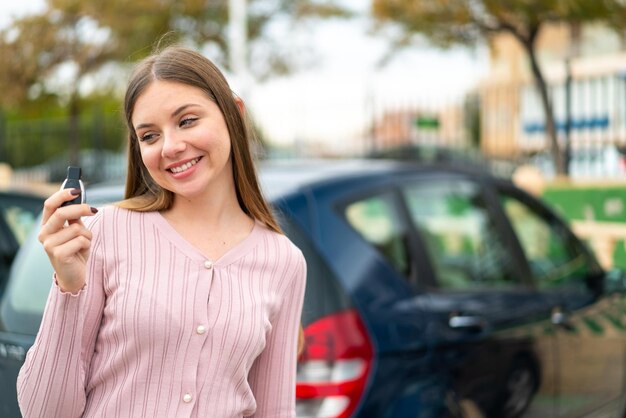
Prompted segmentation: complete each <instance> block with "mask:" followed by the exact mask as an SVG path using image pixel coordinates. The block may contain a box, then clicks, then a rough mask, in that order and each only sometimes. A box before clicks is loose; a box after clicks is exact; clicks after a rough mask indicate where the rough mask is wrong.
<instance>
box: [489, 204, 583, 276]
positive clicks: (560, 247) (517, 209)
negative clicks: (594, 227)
mask: <svg viewBox="0 0 626 418" xmlns="http://www.w3.org/2000/svg"><path fill="white" fill-rule="evenodd" d="M501 200H502V204H503V207H504V210H505V212H506V214H507V216H508V218H509V220H510V221H511V224H512V226H513V229H514V230H515V234H516V235H517V238H518V240H519V242H520V245H521V246H522V249H523V251H524V254H525V255H526V259H527V260H528V264H529V267H530V269H531V272H532V274H533V277H534V278H535V280H536V281H537V284H538V285H539V287H540V288H550V287H553V286H557V285H559V284H562V283H566V282H568V281H572V280H575V281H579V283H580V284H581V285H583V284H584V282H583V278H584V277H585V276H586V270H587V264H588V263H587V258H586V256H585V254H583V253H582V251H580V249H579V246H578V244H577V243H576V242H575V241H574V239H573V236H572V235H571V234H570V233H569V232H568V231H567V229H566V227H565V225H563V224H562V223H560V222H555V221H551V220H549V219H546V218H545V217H544V216H542V215H541V212H540V211H539V210H538V209H537V208H533V207H531V206H529V205H528V204H527V203H525V202H522V201H521V200H519V199H517V198H516V197H514V196H511V195H508V194H503V195H502V196H501Z"/></svg>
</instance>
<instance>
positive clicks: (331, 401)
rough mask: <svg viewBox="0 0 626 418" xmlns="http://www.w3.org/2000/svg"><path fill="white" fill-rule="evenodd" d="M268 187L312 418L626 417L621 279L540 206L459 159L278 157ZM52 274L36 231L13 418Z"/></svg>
mask: <svg viewBox="0 0 626 418" xmlns="http://www.w3.org/2000/svg"><path fill="white" fill-rule="evenodd" d="M261 179H262V184H263V189H264V191H265V193H266V195H267V196H268V197H269V199H270V200H271V202H272V204H273V207H274V208H275V211H276V214H277V216H278V218H279V219H280V223H281V225H282V227H283V229H284V231H285V233H286V234H287V235H288V236H289V237H290V238H291V240H292V241H293V242H294V243H295V244H296V245H298V246H299V247H300V249H301V250H302V251H303V252H304V254H305V257H306V259H307V263H308V280H307V289H306V296H305V306H304V311H303V318H302V323H303V326H304V333H305V338H306V345H305V350H304V352H303V353H302V355H301V357H300V359H299V364H298V383H297V388H296V394H297V397H298V402H297V415H298V417H301V418H304V417H320V418H321V417H323V418H348V417H353V418H355V417H358V418H370V417H371V418H374V417H375V418H426V417H443V418H445V417H468V418H469V417H492V418H518V417H532V418H556V417H599V416H602V417H616V418H617V417H619V418H623V417H624V416H625V415H624V411H625V403H624V402H625V397H624V396H625V395H624V394H625V393H626V390H625V389H626V387H625V385H626V378H625V376H626V318H625V317H624V316H625V315H626V305H625V304H624V293H623V292H624V290H625V286H624V277H623V276H622V274H621V272H619V271H608V272H607V271H604V270H603V269H602V268H601V266H600V265H599V264H598V262H597V261H596V258H595V257H594V255H593V254H592V253H591V252H590V251H589V250H588V249H587V247H586V245H585V244H584V243H583V242H582V241H580V240H579V239H578V238H577V237H576V236H575V235H574V234H573V233H572V231H571V230H570V228H569V227H568V226H567V224H566V223H565V222H563V221H562V220H561V219H559V217H558V216H557V215H556V214H555V213H554V212H553V211H551V210H550V209H549V208H548V207H547V206H546V205H544V204H543V203H542V202H541V201H540V200H538V199H536V198H534V197H532V196H531V195H529V194H528V193H526V192H524V191H523V190H520V189H519V188H517V187H515V186H514V185H513V184H512V183H511V182H510V181H508V180H504V179H499V178H495V177H493V176H491V175H489V174H487V173H486V172H484V171H481V170H478V169H476V168H466V169H465V168H458V167H453V166H449V165H446V164H445V163H435V164H417V163H407V162H404V163H401V162H393V161H384V160H380V161H378V160H377V161H372V160H363V161H336V162H327V161H308V162H306V161H295V162H282V163H281V162H268V163H264V164H263V166H262V168H261ZM122 193H123V190H122V187H121V186H112V187H108V188H107V187H100V188H96V187H93V188H90V189H89V192H88V197H89V199H90V203H91V204H92V205H99V204H103V203H105V202H111V201H115V200H119V199H121V197H122ZM51 275H52V271H51V267H50V265H49V263H48V260H47V257H46V255H45V253H44V251H43V249H42V248H41V245H40V244H39V243H38V242H37V239H36V234H35V233H33V234H32V235H31V236H30V237H29V239H28V240H27V241H26V243H25V244H24V245H23V246H22V248H21V250H20V252H19V254H18V256H17V258H16V260H15V261H14V263H13V267H12V270H11V274H10V276H9V283H8V287H7V290H6V292H4V294H2V295H1V300H0V416H2V417H7V418H11V417H18V416H19V411H18V409H17V404H16V399H15V398H16V393H15V380H16V376H17V373H18V370H19V368H20V367H21V365H22V363H23V361H24V356H25V353H26V351H27V350H28V348H29V347H30V345H31V344H32V343H33V340H34V337H35V334H36V332H37V330H38V327H39V323H40V320H41V314H42V310H43V307H44V304H45V301H46V297H47V294H48V290H49V287H50V280H51V279H50V277H51Z"/></svg>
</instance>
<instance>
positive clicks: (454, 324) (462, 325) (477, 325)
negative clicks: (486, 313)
mask: <svg viewBox="0 0 626 418" xmlns="http://www.w3.org/2000/svg"><path fill="white" fill-rule="evenodd" d="M448 325H449V326H450V328H454V329H467V330H474V331H481V330H483V329H484V328H485V321H484V320H483V319H482V318H481V317H479V316H465V315H453V316H451V317H450V319H449V320H448Z"/></svg>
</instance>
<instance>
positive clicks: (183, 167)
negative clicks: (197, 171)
mask: <svg viewBox="0 0 626 418" xmlns="http://www.w3.org/2000/svg"><path fill="white" fill-rule="evenodd" d="M200 158H201V157H198V158H194V159H193V160H191V161H188V162H186V163H185V164H182V165H179V166H178V167H172V168H169V169H168V171H171V172H172V173H174V174H178V173H182V172H184V171H187V170H189V169H190V168H191V167H193V166H194V165H196V163H197V162H198V161H200Z"/></svg>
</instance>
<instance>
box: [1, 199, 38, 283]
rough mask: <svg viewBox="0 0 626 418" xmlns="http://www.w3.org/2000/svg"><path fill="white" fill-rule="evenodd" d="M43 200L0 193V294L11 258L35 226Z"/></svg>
mask: <svg viewBox="0 0 626 418" xmlns="http://www.w3.org/2000/svg"><path fill="white" fill-rule="evenodd" d="M42 206H43V198H42V197H40V196H36V195H30V194H25V193H15V192H3V193H0V293H1V292H2V291H3V290H4V286H5V284H6V283H5V282H6V276H7V274H8V271H9V268H10V267H11V264H12V262H13V258H14V257H15V254H16V253H17V250H18V249H19V246H20V245H22V243H23V242H24V240H25V239H26V236H27V234H28V233H29V231H30V230H31V228H32V227H33V225H34V224H35V220H36V217H37V214H38V213H39V211H40V210H41V208H42Z"/></svg>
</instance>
